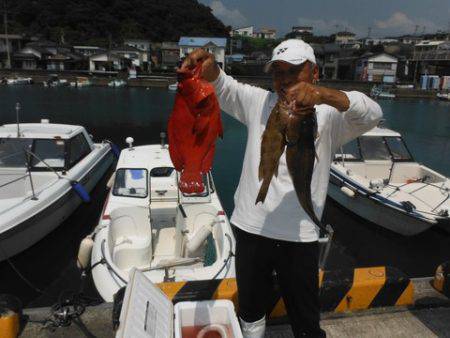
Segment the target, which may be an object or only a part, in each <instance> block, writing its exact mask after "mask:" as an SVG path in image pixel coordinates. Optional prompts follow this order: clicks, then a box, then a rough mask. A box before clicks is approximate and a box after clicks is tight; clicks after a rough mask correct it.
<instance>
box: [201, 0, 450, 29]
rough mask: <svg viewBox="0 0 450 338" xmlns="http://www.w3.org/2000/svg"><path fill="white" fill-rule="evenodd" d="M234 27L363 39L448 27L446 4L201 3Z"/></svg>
mask: <svg viewBox="0 0 450 338" xmlns="http://www.w3.org/2000/svg"><path fill="white" fill-rule="evenodd" d="M199 2H201V3H203V4H205V5H208V6H210V7H211V8H212V10H213V14H214V15H215V16H216V17H217V18H219V19H220V20H222V22H223V23H224V24H226V25H231V26H232V27H233V28H236V27H243V26H248V25H252V26H254V27H255V28H256V29H258V28H262V27H270V28H276V29H277V36H278V37H282V36H283V35H284V34H286V33H288V32H289V31H290V30H291V27H292V26H295V25H301V26H312V27H313V32H314V34H315V35H329V34H332V33H334V32H336V31H342V30H345V29H346V30H350V31H352V32H354V33H355V34H357V36H358V37H365V36H367V34H368V30H369V27H371V34H370V36H371V37H386V36H395V35H402V34H413V33H414V32H415V31H417V33H418V34H420V33H423V32H425V33H435V32H436V31H437V30H442V31H448V30H449V29H450V27H449V26H450V0H310V1H304V0H199ZM416 26H418V27H417V30H416Z"/></svg>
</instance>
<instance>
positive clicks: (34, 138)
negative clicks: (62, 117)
mask: <svg viewBox="0 0 450 338" xmlns="http://www.w3.org/2000/svg"><path fill="white" fill-rule="evenodd" d="M93 149H94V144H93V142H92V140H91V138H90V137H89V135H88V134H87V132H86V130H85V129H84V128H83V127H80V126H68V125H58V124H48V123H24V124H20V125H19V127H18V126H17V124H6V125H3V126H0V169H1V168H27V167H29V169H30V170H31V171H42V170H43V171H47V170H49V169H48V167H51V168H52V169H54V170H56V171H67V170H69V169H70V168H72V167H73V166H75V165H76V164H77V163H78V162H80V161H81V160H82V159H83V158H84V157H86V156H87V155H88V154H89V153H90V152H91V151H92V150H93Z"/></svg>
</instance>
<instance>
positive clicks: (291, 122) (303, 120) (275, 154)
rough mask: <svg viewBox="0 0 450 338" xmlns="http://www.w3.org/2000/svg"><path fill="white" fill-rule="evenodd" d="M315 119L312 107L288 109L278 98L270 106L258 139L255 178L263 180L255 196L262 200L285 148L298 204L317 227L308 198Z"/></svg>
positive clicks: (314, 155)
mask: <svg viewBox="0 0 450 338" xmlns="http://www.w3.org/2000/svg"><path fill="white" fill-rule="evenodd" d="M316 137H317V120H316V114H315V109H314V108H313V107H308V108H303V109H302V110H301V111H300V112H297V113H290V108H289V106H288V105H287V104H286V103H283V102H282V101H281V100H279V101H278V102H277V104H276V105H275V107H274V108H273V110H272V112H271V114H270V116H269V120H268V122H267V125H266V129H265V130H264V133H263V136H262V141H261V160H260V163H259V180H260V181H261V180H262V181H263V182H262V185H261V188H260V190H259V193H258V197H257V198H256V204H257V203H258V202H264V200H265V198H266V195H267V191H268V189H269V185H270V181H271V180H272V177H273V175H275V176H277V174H278V163H279V160H280V157H281V155H282V154H283V151H284V150H285V149H286V162H287V167H288V171H289V174H290V176H291V178H292V182H293V184H294V188H295V192H296V194H297V198H298V200H299V202H300V205H301V206H302V207H303V209H304V210H305V212H306V213H307V214H308V216H309V217H310V218H311V219H312V221H313V222H314V223H315V224H317V225H318V226H319V227H322V224H321V222H320V221H319V219H318V218H317V216H316V214H315V212H314V208H313V204H312V200H311V180H312V174H313V169H314V161H315V159H316V149H315V144H314V142H315V139H316Z"/></svg>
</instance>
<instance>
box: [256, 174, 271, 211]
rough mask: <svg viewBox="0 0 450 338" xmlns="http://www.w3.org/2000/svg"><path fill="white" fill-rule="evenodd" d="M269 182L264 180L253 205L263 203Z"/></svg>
mask: <svg viewBox="0 0 450 338" xmlns="http://www.w3.org/2000/svg"><path fill="white" fill-rule="evenodd" d="M269 185H270V180H267V179H266V180H264V181H263V183H262V184H261V188H260V189H259V192H258V196H257V197H256V202H255V205H256V204H258V203H259V202H261V203H264V201H265V200H266V196H267V191H268V190H269Z"/></svg>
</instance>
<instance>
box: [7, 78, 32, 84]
mask: <svg viewBox="0 0 450 338" xmlns="http://www.w3.org/2000/svg"><path fill="white" fill-rule="evenodd" d="M32 83H33V79H32V78H31V77H15V78H11V79H6V84H8V85H24V84H32Z"/></svg>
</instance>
